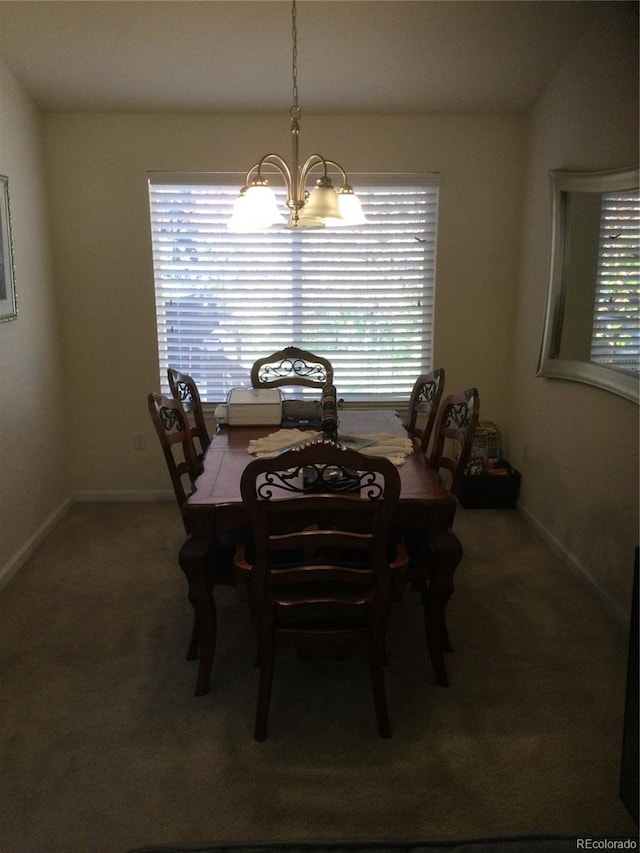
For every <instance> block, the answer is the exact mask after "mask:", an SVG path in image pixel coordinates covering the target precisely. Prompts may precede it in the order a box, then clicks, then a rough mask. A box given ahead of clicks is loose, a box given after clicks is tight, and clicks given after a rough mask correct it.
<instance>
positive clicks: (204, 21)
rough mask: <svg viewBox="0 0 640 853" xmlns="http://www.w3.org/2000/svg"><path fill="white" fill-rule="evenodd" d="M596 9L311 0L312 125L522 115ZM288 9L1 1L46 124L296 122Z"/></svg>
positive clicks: (281, 3) (151, 1) (2, 26)
mask: <svg viewBox="0 0 640 853" xmlns="http://www.w3.org/2000/svg"><path fill="white" fill-rule="evenodd" d="M611 5H613V4H612V3H610V2H592V0H586V2H582V0H541V1H540V2H538V0H529V1H527V0H488V2H486V1H485V0H409V2H405V0H298V5H297V26H298V86H299V98H300V107H301V108H302V111H303V113H304V112H307V113H350V112H357V113H370V114H371V113H387V114H388V113H406V112H412V113H415V112H418V113H432V112H449V113H451V112H485V113H486V112H494V113H495V112H514V111H515V112H520V111H523V110H526V109H527V108H528V107H529V106H530V105H531V104H532V103H533V101H534V100H535V99H536V97H537V96H538V95H539V94H540V93H541V91H542V90H543V89H544V87H545V85H546V84H547V83H548V81H549V80H550V79H551V78H552V77H553V75H554V74H555V73H556V72H557V70H558V68H559V67H560V65H561V64H562V61H563V60H564V58H565V57H566V56H567V55H568V54H569V53H570V51H571V50H572V48H573V47H574V46H575V44H576V43H577V42H578V41H579V40H580V38H581V37H582V35H583V34H584V32H585V30H586V28H587V27H588V26H589V24H590V23H591V22H592V21H593V19H594V16H595V15H597V14H598V13H599V12H601V11H602V10H603V8H606V7H610V6H611ZM291 50H292V42H291V6H290V3H289V2H288V0H255V2H254V0H195V2H194V1H193V0H157V2H156V1H155V0H148V2H130V0H72V2H68V0H47V2H40V0H10V2H2V0H0V58H2V60H3V61H4V62H5V63H6V64H7V65H8V67H9V68H10V69H11V70H12V72H13V73H14V74H15V76H16V77H17V78H18V79H19V80H20V81H21V83H22V84H23V86H24V87H25V88H26V90H27V91H28V92H29V93H30V94H31V96H32V97H33V98H34V99H35V101H36V103H37V104H38V105H39V106H40V107H41V108H42V109H43V110H46V111H91V112H103V111H113V110H120V111H146V112H159V111H178V112H221V113H235V112H242V113H259V112H273V113H277V112H285V113H287V112H288V109H289V105H290V104H291V100H292V98H291Z"/></svg>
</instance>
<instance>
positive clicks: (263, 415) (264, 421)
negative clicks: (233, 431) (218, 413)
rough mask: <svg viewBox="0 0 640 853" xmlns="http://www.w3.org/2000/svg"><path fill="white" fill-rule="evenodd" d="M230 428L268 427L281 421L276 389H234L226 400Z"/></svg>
mask: <svg viewBox="0 0 640 853" xmlns="http://www.w3.org/2000/svg"><path fill="white" fill-rule="evenodd" d="M227 418H228V423H229V425H230V426H270V425H276V424H277V425H279V424H280V423H281V421H282V395H281V393H280V391H279V390H278V388H234V389H233V390H232V391H231V392H230V393H229V397H228V399H227Z"/></svg>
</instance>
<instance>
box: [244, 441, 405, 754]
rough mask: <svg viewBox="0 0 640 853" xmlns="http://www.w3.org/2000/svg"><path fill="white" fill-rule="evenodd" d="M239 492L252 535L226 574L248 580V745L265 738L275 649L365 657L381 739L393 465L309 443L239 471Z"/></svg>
mask: <svg viewBox="0 0 640 853" xmlns="http://www.w3.org/2000/svg"><path fill="white" fill-rule="evenodd" d="M240 491H241V495H242V500H243V502H244V505H245V508H246V511H247V514H248V518H249V522H250V530H251V533H252V537H251V547H250V548H248V547H247V546H246V545H244V544H241V545H240V546H239V548H238V551H237V553H236V559H235V563H236V568H237V570H238V571H240V572H242V574H243V576H245V575H246V573H247V572H249V573H250V574H249V584H248V587H249V589H248V600H249V606H250V611H251V615H252V620H253V623H254V625H255V629H256V636H257V645H258V664H259V666H260V680H259V689H258V703H257V710H256V721H255V729H254V737H255V739H256V740H258V741H262V740H264V739H265V738H266V736H267V721H268V715H269V704H270V697H271V689H272V682H273V672H274V660H275V653H276V646H279V645H282V644H291V645H293V646H295V647H296V648H297V649H298V650H299V651H300V652H301V654H302V655H306V654H308V653H309V652H313V651H333V652H334V654H336V656H337V657H340V656H341V654H342V653H344V651H345V650H346V649H347V648H348V647H350V646H352V645H355V644H358V643H359V644H362V645H364V646H365V647H366V648H367V650H368V658H369V674H370V680H371V687H372V692H373V701H374V707H375V712H376V721H377V728H378V733H379V734H380V736H381V737H384V738H388V737H391V726H390V721H389V713H388V708H387V699H386V690H385V680H384V665H385V663H386V659H385V637H386V631H387V619H388V615H389V610H390V607H391V604H392V601H393V600H394V597H397V593H398V590H399V589H401V588H402V586H403V585H404V582H405V579H404V576H403V572H404V569H405V568H406V565H407V559H408V558H407V557H406V552H405V550H404V546H403V545H402V544H400V545H399V546H398V550H397V551H395V552H394V553H392V554H390V553H389V547H388V544H389V530H390V519H391V513H392V511H393V509H394V507H395V505H396V503H397V501H398V498H399V494H400V477H399V474H398V471H397V468H396V467H395V465H393V463H392V462H390V461H389V460H388V459H385V458H383V457H372V456H364V455H362V454H360V453H358V452H356V451H355V450H350V449H347V448H344V447H340V446H339V445H337V444H334V443H333V442H329V441H322V440H320V441H316V442H313V443H309V444H306V445H303V446H302V447H299V448H294V449H291V450H288V451H285V452H283V453H281V454H279V455H278V456H275V457H271V458H260V459H256V460H255V461H253V462H250V463H249V465H247V467H246V468H245V470H244V472H243V474H242V477H241V481H240Z"/></svg>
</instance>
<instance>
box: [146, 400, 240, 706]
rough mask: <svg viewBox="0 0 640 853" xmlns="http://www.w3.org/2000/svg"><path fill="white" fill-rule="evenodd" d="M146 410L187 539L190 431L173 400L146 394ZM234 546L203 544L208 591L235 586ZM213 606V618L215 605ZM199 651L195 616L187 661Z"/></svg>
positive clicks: (192, 457) (192, 467)
mask: <svg viewBox="0 0 640 853" xmlns="http://www.w3.org/2000/svg"><path fill="white" fill-rule="evenodd" d="M148 407H149V414H150V415H151V420H152V421H153V425H154V427H155V430H156V433H157V435H158V438H159V440H160V446H161V448H162V452H163V455H164V459H165V462H166V465H167V470H168V471H169V476H170V478H171V485H172V487H173V492H174V495H175V498H176V503H177V505H178V510H179V511H180V517H181V518H182V523H183V525H184V529H185V533H186V534H187V536H190V535H191V529H190V525H189V517H188V515H187V513H186V511H185V508H186V504H187V498H188V497H189V495H191V494H192V493H193V489H194V485H195V481H196V479H197V477H198V475H199V473H200V466H199V464H198V460H197V457H196V452H195V449H194V446H193V438H192V434H191V428H190V425H189V423H188V420H187V416H186V413H185V411H184V409H183V406H182V403H181V402H180V400H179V399H176V398H175V397H167V396H165V395H164V394H149V396H148ZM236 545H237V537H236V536H219V535H218V536H215V538H213V539H212V540H211V541H210V542H209V543H205V548H206V552H205V557H204V559H205V561H206V565H207V583H208V585H209V589H210V590H211V591H212V590H213V587H214V586H215V585H220V584H221V585H223V586H235V585H236V572H235V570H234V565H233V557H234V553H235V549H236ZM213 606H214V618H215V601H214V604H213ZM199 648H200V624H199V620H198V618H197V616H194V620H193V628H192V631H191V639H190V641H189V647H188V650H187V655H186V657H187V660H194V659H196V658H197V657H198V652H199ZM214 648H215V646H214ZM200 692H201V691H200Z"/></svg>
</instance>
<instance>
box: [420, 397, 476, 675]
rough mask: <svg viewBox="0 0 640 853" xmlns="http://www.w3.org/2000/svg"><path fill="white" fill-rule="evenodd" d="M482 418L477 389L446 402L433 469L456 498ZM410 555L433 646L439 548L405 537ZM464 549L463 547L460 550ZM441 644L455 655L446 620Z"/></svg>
mask: <svg viewBox="0 0 640 853" xmlns="http://www.w3.org/2000/svg"><path fill="white" fill-rule="evenodd" d="M479 416H480V395H479V393H478V389H477V388H468V389H467V390H466V391H461V392H459V393H455V394H450V395H448V396H447V397H446V398H445V399H444V401H443V402H442V404H441V406H440V409H439V412H438V417H437V420H436V430H435V434H434V438H433V449H432V451H431V456H430V458H429V465H430V467H431V468H432V469H433V470H435V471H438V473H439V474H440V477H441V479H442V481H443V485H444V487H445V488H446V489H448V491H450V492H451V493H452V494H453V495H455V496H456V497H457V496H458V494H459V490H460V486H461V484H462V478H463V477H464V474H465V470H466V467H467V462H468V461H469V456H470V453H471V447H472V444H473V438H474V435H475V432H476V429H477V426H478V419H479ZM405 545H406V548H407V552H408V554H409V569H408V572H407V577H408V579H409V582H410V584H411V587H412V588H413V589H414V590H415V591H416V592H418V593H419V594H420V597H421V600H422V605H423V609H424V617H425V631H426V634H427V641H428V642H429V636H430V626H429V624H428V620H427V605H428V596H429V587H430V584H431V582H432V580H433V577H434V573H435V572H437V570H438V560H439V557H438V547H437V544H436V543H434V542H432V541H430V539H429V537H428V536H427V535H425V534H424V533H423V532H422V531H410V532H406V533H405ZM460 548H461V546H460ZM440 634H441V636H440V643H441V647H442V649H443V650H444V651H447V652H450V651H452V645H451V640H450V638H449V631H448V628H447V624H446V620H444V619H443V622H442V628H441V632H440ZM438 680H439V683H440V684H442V685H444V686H446V684H448V679H447V676H446V672H445V671H444V668H442V670H441V672H440V674H439V675H438Z"/></svg>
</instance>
